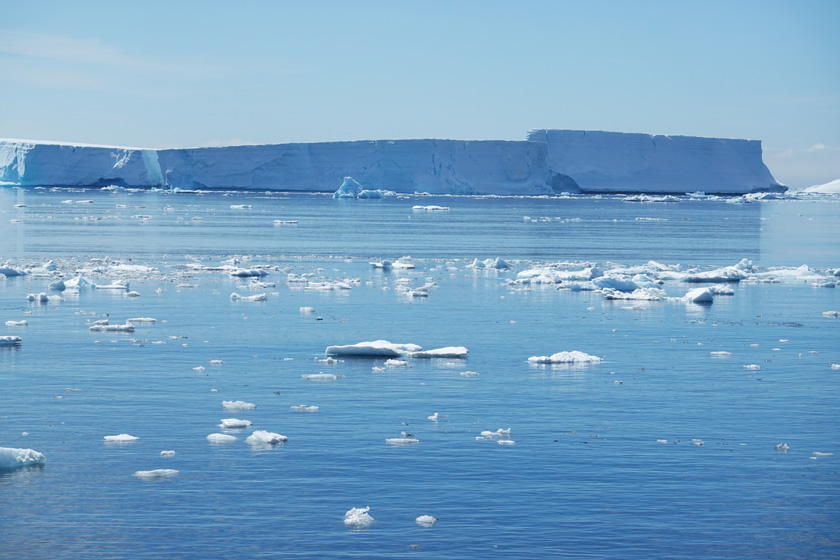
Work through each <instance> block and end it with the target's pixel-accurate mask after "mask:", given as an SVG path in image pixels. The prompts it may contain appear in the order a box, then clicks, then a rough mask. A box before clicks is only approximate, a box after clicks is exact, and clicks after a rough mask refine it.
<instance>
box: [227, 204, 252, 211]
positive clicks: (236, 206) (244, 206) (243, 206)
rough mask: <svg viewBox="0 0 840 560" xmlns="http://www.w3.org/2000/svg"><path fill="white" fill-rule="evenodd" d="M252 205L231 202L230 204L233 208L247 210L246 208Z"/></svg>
mask: <svg viewBox="0 0 840 560" xmlns="http://www.w3.org/2000/svg"><path fill="white" fill-rule="evenodd" d="M250 207H251V205H250V204H231V205H230V209H231V210H245V209H247V208H250Z"/></svg>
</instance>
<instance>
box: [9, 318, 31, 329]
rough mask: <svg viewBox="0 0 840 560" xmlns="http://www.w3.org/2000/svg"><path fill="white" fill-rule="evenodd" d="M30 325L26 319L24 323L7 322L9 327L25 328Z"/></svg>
mask: <svg viewBox="0 0 840 560" xmlns="http://www.w3.org/2000/svg"><path fill="white" fill-rule="evenodd" d="M28 324H29V322H28V321H27V320H26V319H24V320H22V321H6V326H7V327H25V326H26V325H28Z"/></svg>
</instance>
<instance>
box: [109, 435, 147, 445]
mask: <svg viewBox="0 0 840 560" xmlns="http://www.w3.org/2000/svg"><path fill="white" fill-rule="evenodd" d="M138 439H140V438H139V437H136V436H132V435H128V434H119V435H116V436H105V441H113V442H117V443H125V442H129V441H137V440H138Z"/></svg>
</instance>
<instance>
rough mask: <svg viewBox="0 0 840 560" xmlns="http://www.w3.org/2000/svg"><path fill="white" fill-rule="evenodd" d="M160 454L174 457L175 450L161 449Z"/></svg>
mask: <svg viewBox="0 0 840 560" xmlns="http://www.w3.org/2000/svg"><path fill="white" fill-rule="evenodd" d="M160 456H161V457H174V456H175V452H174V451H171V450H168V451H161V452H160Z"/></svg>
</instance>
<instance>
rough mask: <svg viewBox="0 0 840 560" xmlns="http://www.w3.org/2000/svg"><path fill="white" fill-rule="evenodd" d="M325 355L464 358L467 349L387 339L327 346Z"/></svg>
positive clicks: (467, 351)
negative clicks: (399, 342) (429, 345)
mask: <svg viewBox="0 0 840 560" xmlns="http://www.w3.org/2000/svg"><path fill="white" fill-rule="evenodd" d="M324 353H325V354H326V355H327V356H343V357H365V358H397V357H400V356H408V357H410V358H464V357H466V355H467V354H468V353H469V350H467V349H466V348H464V347H463V346H447V347H445V348H436V349H433V350H423V347H422V346H418V345H416V344H394V343H391V342H388V341H387V340H374V341H371V342H359V343H358V344H347V345H345V346H327V349H326V350H325V351H324Z"/></svg>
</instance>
